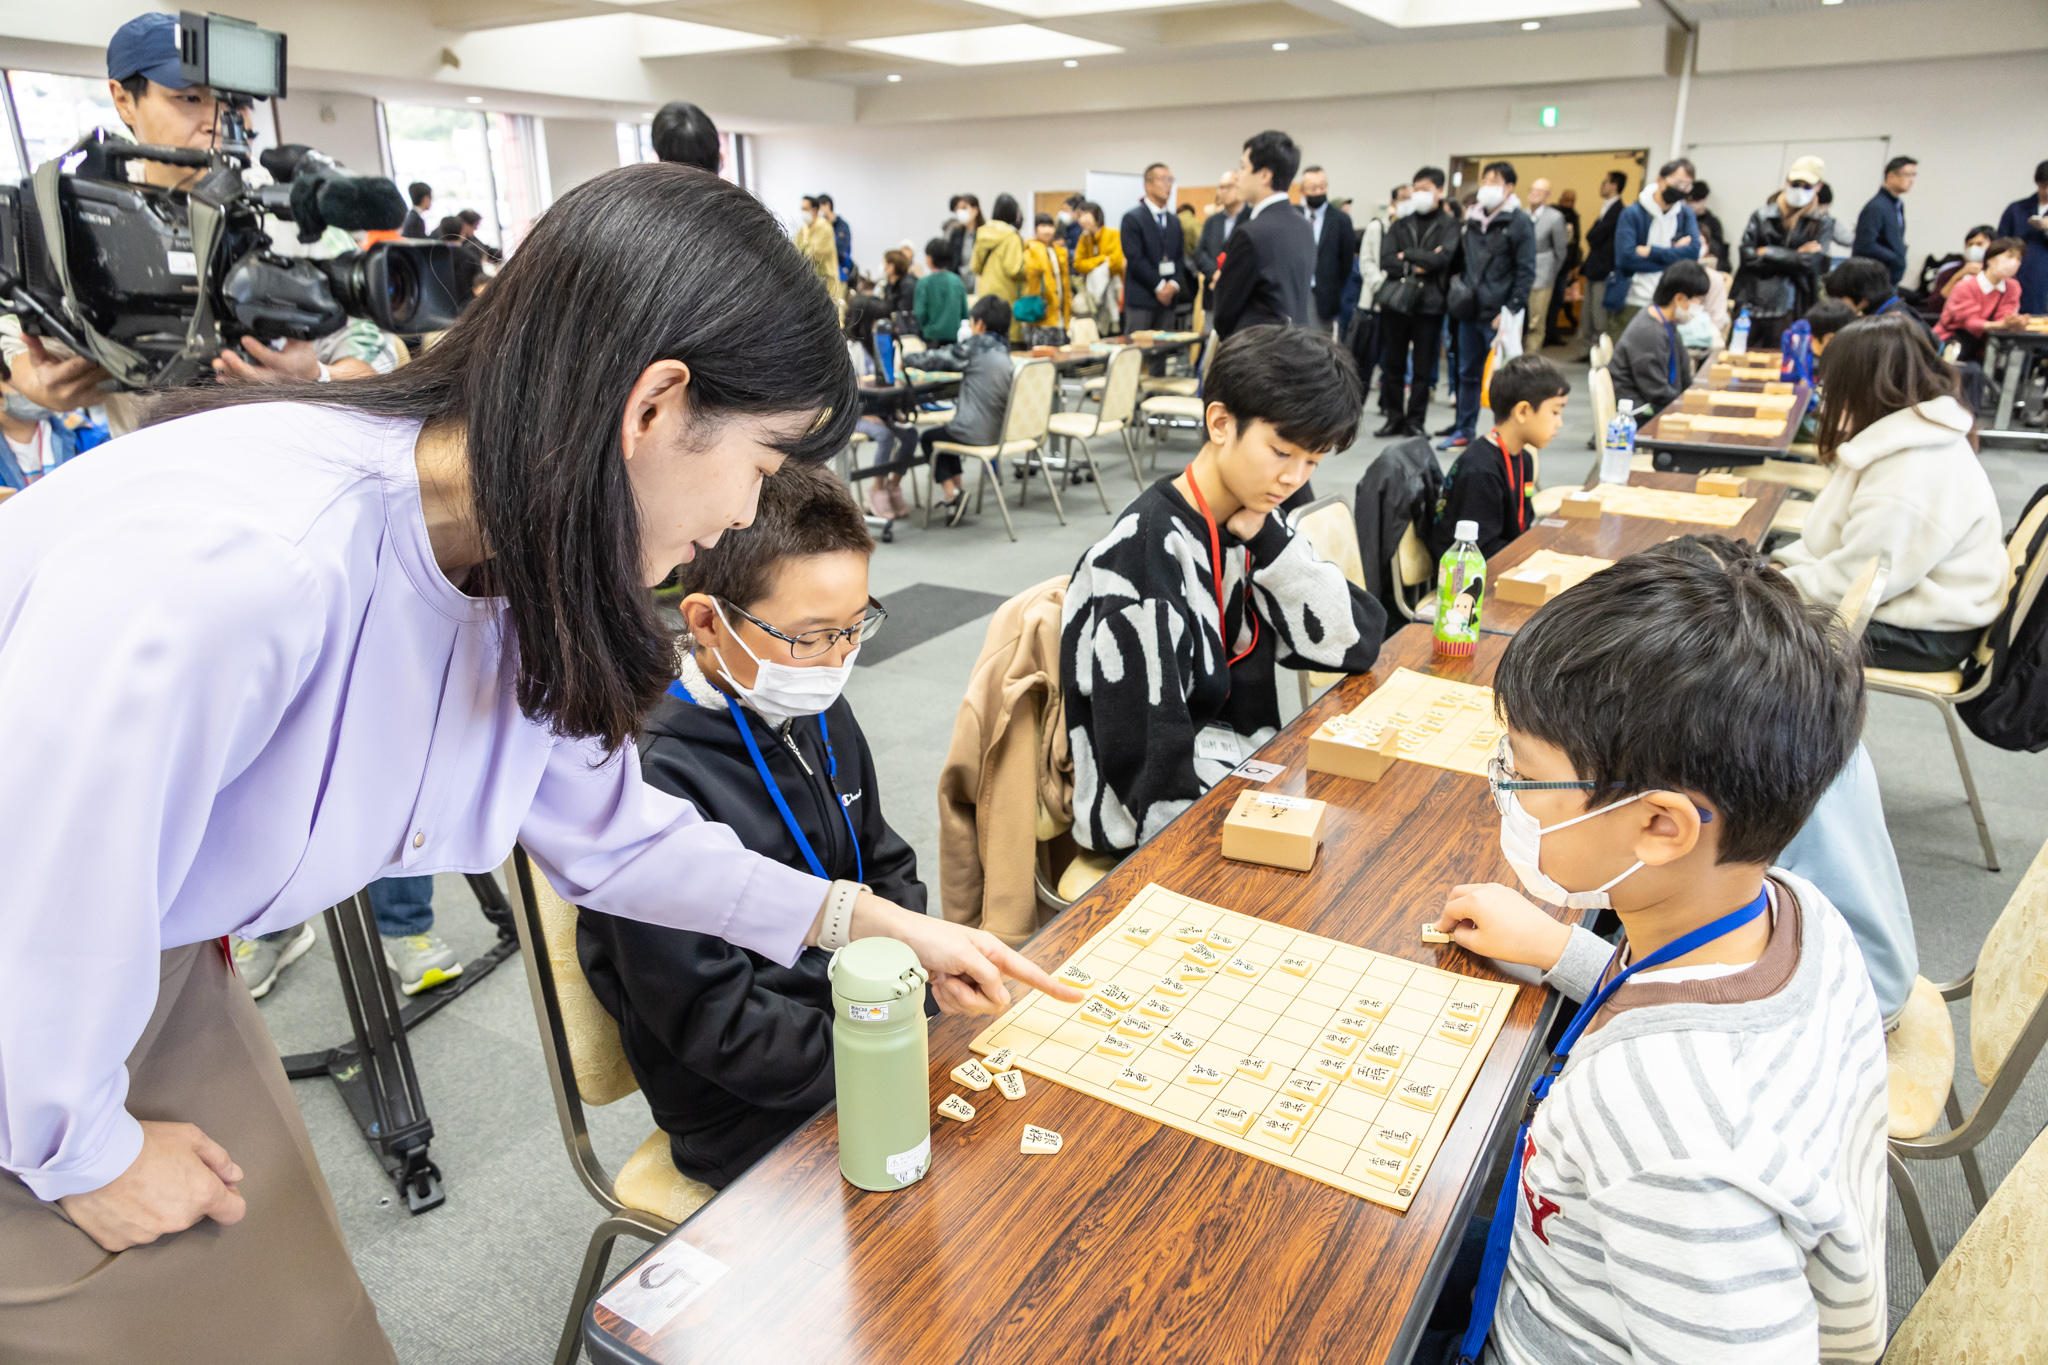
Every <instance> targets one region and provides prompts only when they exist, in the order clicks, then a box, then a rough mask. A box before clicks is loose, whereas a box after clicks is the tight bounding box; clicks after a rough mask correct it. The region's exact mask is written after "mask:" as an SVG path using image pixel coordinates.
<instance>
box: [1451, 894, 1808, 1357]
mask: <svg viewBox="0 0 2048 1365" xmlns="http://www.w3.org/2000/svg"><path fill="white" fill-rule="evenodd" d="M1770 903H1771V902H1770V892H1769V890H1763V891H1759V892H1757V893H1756V899H1755V900H1753V901H1751V902H1750V903H1749V904H1747V905H1745V906H1743V907H1742V908H1741V909H1740V910H1735V911H1731V912H1730V913H1728V914H1725V915H1723V916H1721V918H1719V919H1717V920H1715V921H1714V922H1713V923H1712V924H1703V925H1701V926H1700V927H1699V928H1697V929H1695V930H1693V931H1692V932H1691V933H1689V934H1687V935H1685V937H1683V938H1680V939H1677V940H1674V941H1673V942H1670V943H1667V944H1665V945H1664V946H1663V947H1662V948H1659V949H1658V950H1657V951H1656V952H1654V953H1651V954H1650V955H1649V956H1648V957H1646V958H1644V959H1643V960H1642V961H1640V962H1632V963H1630V964H1629V965H1628V966H1626V967H1624V968H1622V969H1621V970H1620V971H1618V972H1616V973H1615V974H1614V979H1613V980H1612V981H1609V982H1608V983H1607V984H1606V985H1605V986H1602V987H1601V988H1600V989H1599V990H1597V991H1595V992H1594V993H1593V994H1592V995H1590V996H1588V997H1587V999H1586V1002H1585V1003H1584V1004H1582V1005H1580V1006H1579V1012H1578V1013H1577V1014H1575V1015H1573V1016H1572V1022H1571V1027H1570V1028H1567V1029H1566V1030H1565V1031H1564V1037H1563V1038H1560V1039H1559V1040H1558V1044H1557V1050H1556V1051H1555V1052H1554V1053H1552V1054H1551V1059H1550V1066H1549V1068H1548V1069H1547V1070H1546V1071H1544V1073H1543V1074H1542V1075H1541V1076H1539V1077H1537V1078H1536V1083H1535V1084H1534V1085H1532V1086H1530V1087H1529V1103H1528V1105H1527V1107H1525V1108H1524V1109H1523V1111H1522V1126H1521V1128H1520V1129H1518V1130H1517V1131H1516V1133H1515V1151H1514V1155H1513V1156H1512V1157H1511V1158H1509V1161H1508V1174H1507V1179H1506V1180H1504V1181H1502V1182H1501V1187H1500V1199H1499V1201H1498V1202H1497V1203H1496V1204H1495V1205H1494V1206H1493V1226H1492V1227H1490V1228H1488V1229H1487V1232H1486V1258H1485V1259H1484V1260H1483V1261H1481V1262H1480V1265H1479V1284H1478V1287H1477V1288H1475V1289H1474V1290H1473V1291H1472V1322H1471V1325H1469V1326H1468V1327H1466V1328H1465V1340H1464V1344H1463V1345H1462V1346H1461V1347H1460V1348H1459V1351H1458V1365H1474V1362H1476V1361H1478V1359H1479V1357H1480V1353H1481V1352H1483V1351H1484V1350H1485V1349H1486V1334H1487V1332H1488V1331H1489V1330H1491V1329H1492V1327H1493V1309H1494V1305H1495V1304H1496V1303H1497V1302H1499V1300H1500V1282H1501V1278H1502V1276H1504V1275H1505V1274H1506V1273H1507V1268H1508V1243H1509V1242H1510V1240H1512V1238H1513V1236H1514V1231H1515V1205H1516V1201H1517V1200H1519V1199H1520V1198H1521V1197H1522V1189H1521V1186H1522V1154H1523V1153H1524V1152H1526V1151H1527V1150H1528V1145H1529V1124H1530V1123H1531V1121H1533V1120H1534V1119H1535V1117H1536V1106H1537V1105H1539V1104H1541V1103H1543V1101H1544V1098H1545V1097H1546V1096H1548V1095H1549V1094H1550V1086H1551V1083H1552V1082H1554V1081H1555V1080H1556V1079H1557V1076H1558V1073H1559V1072H1560V1071H1562V1070H1564V1064H1565V1060H1566V1059H1567V1058H1569V1057H1570V1056H1571V1051H1572V1044H1574V1043H1576V1042H1578V1041H1579V1035H1580V1034H1582V1033H1584V1032H1585V1031H1586V1026H1587V1025H1588V1024H1590V1023H1592V1022H1593V1016H1594V1015H1596V1014H1598V1013H1599V1012H1600V1007H1601V1006H1602V1005H1604V1004H1606V1003H1607V999H1608V997H1609V996H1611V995H1613V994H1614V993H1615V991H1617V990H1619V989H1620V988H1621V985H1622V983H1623V982H1625V981H1627V980H1628V979H1629V978H1630V977H1632V976H1634V975H1635V974H1636V973H1637V972H1640V971H1647V970H1649V969H1650V968H1652V967H1661V966H1662V965H1664V964H1665V963H1666V962H1670V961H1672V960H1674V959H1676V958H1681V957H1684V956H1685V955H1686V954H1687V953H1690V952H1693V951H1694V950H1696V949H1698V948H1703V947H1705V946H1706V945H1707V944H1709V943H1712V942H1713V941H1714V940H1715V939H1717V938H1721V937H1723V936H1724V935H1727V934H1732V933H1734V932H1735V931H1736V930H1737V929H1740V928H1741V927H1742V926H1743V925H1745V924H1748V923H1749V922H1750V921H1751V920H1753V919H1755V918H1756V917H1757V916H1758V915H1761V914H1762V913H1763V912H1764V911H1765V909H1767V908H1768V907H1769V905H1770ZM1620 952H1621V950H1620V949H1619V948H1617V949H1615V954H1616V956H1617V957H1618V956H1619V955H1620Z"/></svg>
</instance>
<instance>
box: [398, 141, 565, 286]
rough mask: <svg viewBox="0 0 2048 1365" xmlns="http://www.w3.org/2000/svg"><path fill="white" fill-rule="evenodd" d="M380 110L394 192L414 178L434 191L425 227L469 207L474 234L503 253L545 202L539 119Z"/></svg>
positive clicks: (513, 245)
mask: <svg viewBox="0 0 2048 1365" xmlns="http://www.w3.org/2000/svg"><path fill="white" fill-rule="evenodd" d="M381 109H382V112H383V115H384V138H385V143H386V147H387V151H388V153H389V159H390V164H391V178H392V179H393V180H396V181H397V182H398V185H399V188H400V189H401V190H404V189H405V188H406V187H407V186H409V185H410V184H411V183H412V182H413V181H416V180H419V181H424V182H426V183H427V184H429V185H431V186H433V188H434V204H433V207H432V208H431V209H429V210H428V212H427V230H428V231H429V232H432V231H433V230H434V229H435V228H436V227H437V226H438V225H439V223H440V221H441V220H442V219H443V218H447V217H452V216H454V215H455V214H458V213H460V212H462V211H463V210H464V209H472V210H474V211H475V212H476V214H477V216H478V217H479V218H480V219H482V221H481V222H480V223H479V224H478V225H477V230H476V235H477V237H478V238H479V239H481V240H482V241H483V242H485V243H487V244H488V245H490V246H493V247H496V248H497V249H498V250H500V251H503V252H505V253H507V254H510V253H511V252H512V251H513V250H514V249H515V248H516V247H517V246H518V245H519V242H520V240H521V239H522V238H524V237H525V236H526V233H527V229H529V228H531V227H532V226H533V220H534V219H536V218H538V217H540V215H541V212H542V210H544V209H545V208H546V207H547V201H548V200H549V199H550V198H551V197H552V196H551V195H550V193H549V188H548V183H547V172H546V167H547V146H546V144H545V143H544V142H543V141H542V136H543V135H542V132H541V125H540V120H538V119H535V118H532V117H530V116H528V115H526V114H498V113H486V112H485V111H483V110H481V109H441V108H436V107H434V106H431V105H423V104H386V105H382V106H381Z"/></svg>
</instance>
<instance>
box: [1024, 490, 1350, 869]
mask: <svg viewBox="0 0 2048 1365" xmlns="http://www.w3.org/2000/svg"><path fill="white" fill-rule="evenodd" d="M1218 536H1219V539H1220V541H1221V544H1222V548H1223V566H1224V567H1223V600H1224V603H1225V619H1224V622H1223V626H1224V628H1225V629H1227V631H1228V634H1229V638H1230V640H1231V641H1232V644H1231V646H1230V648H1229V650H1228V651H1227V653H1226V652H1225V651H1224V649H1223V643H1222V638H1221V636H1222V633H1223V632H1222V631H1220V630H1219V628H1218V623H1217V619H1216V580H1215V577H1214V575H1213V573H1212V572H1211V568H1210V556H1209V528H1208V525H1207V523H1205V522H1204V521H1203V520H1202V516H1201V513H1199V512H1198V511H1196V510H1195V509H1194V508H1193V507H1192V506H1190V505H1189V504H1188V503H1187V501H1186V500H1185V499H1183V498H1182V496H1181V494H1180V493H1179V492H1178V491H1177V490H1176V489H1175V488H1174V487H1173V481H1172V480H1171V479H1162V480H1160V481H1159V482H1158V483H1155V484H1153V485H1152V486H1151V487H1150V488H1148V489H1146V490H1145V491H1144V492H1143V493H1141V494H1139V495H1138V497H1137V499H1136V500H1135V501H1133V502H1132V503H1131V505H1130V506H1129V507H1127V508H1125V509H1124V511H1123V514H1122V515H1121V516H1119V517H1118V518H1117V521H1116V525H1114V526H1113V527H1111V528H1110V532H1109V534H1108V535H1106V536H1104V537H1103V538H1102V539H1101V540H1100V541H1098V542H1096V544H1095V545H1094V546H1093V547H1092V548H1091V549H1089V551H1088V552H1087V553H1086V554H1084V555H1082V556H1081V562H1080V563H1079V564H1078V565H1076V566H1075V568H1074V576H1073V579H1072V581H1071V582H1070V583H1069V584H1068V586H1067V598H1066V609H1065V611H1064V613H1063V614H1062V619H1061V627H1060V686H1061V688H1062V689H1063V691H1064V692H1065V694H1066V709H1067V732H1068V733H1067V737H1068V743H1069V746H1070V748H1071V749H1072V753H1073V761H1074V830H1073V833H1074V839H1075V842H1077V843H1079V844H1080V845H1081V846H1082V847H1084V848H1090V849H1095V850H1097V851H1099V852H1122V851H1125V850H1128V849H1131V848H1135V847H1136V846H1137V845H1138V844H1140V843H1142V842H1143V841H1144V840H1146V839H1149V838H1151V837H1152V836H1153V835H1154V834H1156V833H1158V832H1159V831H1160V830H1161V829H1163V828H1165V826H1166V824H1167V822H1168V821H1170V820H1172V819H1173V817H1174V816H1176V815H1178V814H1180V813H1181V812H1182V811H1184V810H1186V809H1187V808H1188V807H1189V806H1190V805H1192V804H1193V803H1194V800H1195V798H1196V797H1198V796H1200V795H1201V794H1202V793H1204V792H1206V791H1208V790H1209V788H1211V787H1213V786H1215V785H1216V784H1217V783H1218V782H1220V781H1222V780H1223V777H1224V775H1225V774H1227V773H1228V772H1229V771H1230V770H1231V768H1233V767H1235V766H1236V763H1237V760H1236V759H1234V758H1231V757H1230V756H1229V755H1228V754H1227V753H1224V752H1222V749H1223V748H1224V747H1225V746H1223V745H1218V744H1217V743H1216V742H1215V741H1216V740H1218V739H1221V738H1222V736H1221V735H1220V734H1219V735H1215V736H1211V738H1210V740H1209V741H1206V742H1205V743H1204V744H1203V746H1202V748H1203V749H1204V750H1207V751H1209V752H1213V753H1214V754H1215V756H1213V757H1212V756H1209V754H1208V753H1205V752H1198V747H1197V737H1198V736H1200V735H1201V734H1202V732H1203V731H1204V730H1205V729H1206V728H1208V727H1211V726H1215V727H1218V728H1219V730H1227V731H1228V732H1230V733H1231V734H1233V735H1235V736H1236V744H1235V748H1236V751H1237V753H1238V754H1239V755H1240V756H1241V757H1244V758H1249V757H1251V755H1252V753H1253V751H1254V750H1256V749H1257V748H1258V747H1259V746H1260V745H1261V744H1264V743H1265V742H1266V741H1267V740H1268V739H1270V738H1272V736H1273V733H1274V731H1276V730H1277V729H1279V727H1280V699H1279V693H1278V690H1277V684H1276V680H1275V677H1274V671H1273V670H1274V667H1275V665H1276V664H1277V665H1285V666H1286V667H1288V668H1296V669H1315V670H1320V671H1322V672H1328V673H1363V672H1365V671H1366V670H1367V669H1369V668H1371V667H1372V664H1373V660H1374V659H1375V658H1377V657H1378V655H1379V649H1380V640H1381V637H1382V636H1383V634H1384V632H1385V629H1386V612H1385V611H1384V610H1382V608H1381V607H1380V604H1379V603H1378V602H1376V601H1374V600H1373V599H1372V598H1371V597H1370V596H1368V595H1367V594H1366V593H1365V591H1364V590H1363V589H1360V588H1356V587H1353V586H1352V585H1351V584H1350V583H1349V582H1347V581H1346V580H1345V577H1344V573H1343V570H1341V569H1339V568H1338V567H1337V566H1336V565H1334V564H1330V563H1327V562H1325V561H1324V560H1322V559H1320V558H1318V557H1317V556H1316V552H1315V550H1314V549H1313V548H1312V547H1311V546H1310V545H1309V543H1308V539H1307V538H1306V537H1304V536H1298V535H1296V534H1295V533H1294V532H1293V531H1292V530H1290V529H1289V528H1288V526H1287V523H1286V522H1285V521H1284V520H1282V518H1281V517H1280V516H1279V515H1278V514H1277V513H1276V514H1274V515H1272V516H1269V517H1268V518H1267V519H1266V524H1265V526H1264V527H1263V528H1262V529H1261V530H1260V531H1259V533H1258V534H1257V535H1256V536H1254V537H1253V538H1252V539H1251V540H1250V541H1242V540H1239V539H1238V538H1237V537H1236V536H1234V535H1232V534H1231V533H1230V531H1229V530H1228V529H1227V528H1223V527H1219V528H1218ZM1247 561H1249V566H1250V579H1249V586H1250V593H1249V606H1250V609H1249V611H1248V610H1247V579H1246V567H1247ZM1253 618H1256V624H1257V643H1256V644H1254V643H1253V626H1254V619H1253ZM1247 646H1251V652H1250V653H1249V654H1246V655H1245V656H1244V657H1243V658H1242V659H1239V660H1238V661H1237V663H1236V664H1235V665H1234V666H1232V667H1230V668H1229V669H1227V670H1226V669H1225V667H1224V660H1225V659H1226V658H1228V657H1231V656H1233V655H1236V654H1237V653H1238V652H1239V651H1241V650H1244V649H1245V648H1246V647H1247Z"/></svg>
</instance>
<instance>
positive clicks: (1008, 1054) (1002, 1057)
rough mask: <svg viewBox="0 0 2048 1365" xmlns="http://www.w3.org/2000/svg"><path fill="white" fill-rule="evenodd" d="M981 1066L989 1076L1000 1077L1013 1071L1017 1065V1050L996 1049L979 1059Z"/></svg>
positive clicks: (1009, 1048) (1011, 1048) (1008, 1048)
mask: <svg viewBox="0 0 2048 1365" xmlns="http://www.w3.org/2000/svg"><path fill="white" fill-rule="evenodd" d="M981 1065H982V1069H983V1070H984V1071H986V1072H988V1074H989V1075H991V1076H1000V1075H1001V1074H1002V1073H1003V1072H1005V1071H1010V1070H1013V1069H1015V1067H1016V1065H1017V1049H1015V1048H1013V1047H1004V1048H997V1049H996V1050H995V1051H994V1052H991V1053H989V1054H988V1056H986V1057H984V1058H982V1059H981Z"/></svg>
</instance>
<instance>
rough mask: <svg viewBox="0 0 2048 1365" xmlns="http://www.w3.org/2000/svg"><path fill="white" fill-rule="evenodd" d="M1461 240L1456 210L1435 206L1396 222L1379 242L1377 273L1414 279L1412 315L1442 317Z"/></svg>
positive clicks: (1456, 263)
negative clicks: (1415, 284) (1382, 272)
mask: <svg viewBox="0 0 2048 1365" xmlns="http://www.w3.org/2000/svg"><path fill="white" fill-rule="evenodd" d="M1463 240H1464V234H1463V233H1461V232H1460V231H1459V229H1458V215H1457V211H1456V210H1455V209H1450V208H1446V207H1444V206H1443V205H1438V206H1437V207H1436V208H1434V209H1432V210H1430V211H1429V212H1428V213H1411V214H1409V215H1408V216H1407V217H1406V218H1398V219H1396V220H1395V221H1394V225H1393V226H1392V227H1391V228H1388V229H1387V235H1386V236H1385V237H1382V238H1381V239H1380V269H1382V270H1384V271H1386V272H1387V274H1389V275H1410V274H1412V275H1414V276H1415V278H1416V279H1417V280H1418V281H1419V282H1420V283H1421V285H1422V288H1421V289H1420V290H1419V291H1418V292H1417V294H1416V296H1415V310H1414V311H1415V312H1417V313H1420V314H1426V315H1429V316H1442V314H1443V311H1444V295H1445V292H1446V291H1447V290H1448V289H1449V287H1450V279H1451V273H1452V272H1453V271H1454V270H1456V269H1457V265H1458V252H1459V249H1460V244H1461V243H1462V242H1463ZM1404 257H1405V259H1404ZM1531 268H1532V269H1533V268H1534V266H1533V261H1532V265H1531Z"/></svg>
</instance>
